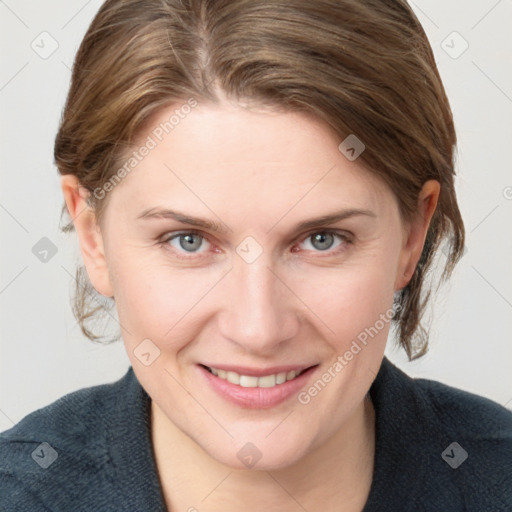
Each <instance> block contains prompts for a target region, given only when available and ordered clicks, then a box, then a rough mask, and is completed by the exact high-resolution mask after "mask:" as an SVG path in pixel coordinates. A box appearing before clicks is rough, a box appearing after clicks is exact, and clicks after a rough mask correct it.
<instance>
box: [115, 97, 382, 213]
mask: <svg viewBox="0 0 512 512" xmlns="http://www.w3.org/2000/svg"><path fill="white" fill-rule="evenodd" d="M179 110H180V106H179V104H178V105H174V106H172V107H167V108H165V109H162V110H160V111H159V112H157V113H156V114H155V115H153V116H152V118H151V119H150V120H149V121H148V122H146V124H145V126H144V129H143V130H142V131H141V132H140V133H139V136H138V138H137V141H136V144H135V151H137V149H138V148H139V149H141V148H142V147H143V146H146V147H150V149H149V150H148V151H144V153H145V156H144V157H143V158H140V161H139V160H138V161H137V163H136V166H135V167H134V169H133V171H131V172H130V173H129V175H128V176H126V178H124V179H123V180H122V182H121V183H120V185H118V186H117V187H116V190H115V191H113V192H114V194H113V195H114V197H113V198H112V199H113V200H115V196H117V195H119V196H124V197H125V198H128V197H129V199H130V201H129V202H128V203H129V204H130V205H132V207H133V208H138V209H139V210H141V209H143V208H148V207H153V206H157V205H160V206H161V205H165V204H167V205H169V202H170V201H172V202H173V203H174V204H175V205H177V206H176V208H177V209H181V210H183V209H187V207H188V206H191V205H196V206H197V207H199V208H200V209H201V210H202V212H205V211H206V210H205V206H206V207H209V208H210V209H212V210H214V211H215V210H219V211H223V210H225V209H226V207H228V206H229V209H230V210H236V211H238V212H239V213H240V214H241V215H244V214H245V213H247V214H249V213H250V212H252V213H254V212H260V214H261V213H262V212H264V211H265V212H268V213H269V216H271V217H272V216H273V217H276V216H277V217H279V216H282V215H283V214H284V213H285V212H286V211H289V210H291V209H294V208H295V207H296V206H298V207H300V209H304V208H309V207H311V206H315V205H316V206H315V207H316V208H317V209H318V206H325V207H326V208H331V209H336V208H339V207H360V208H368V207H370V206H371V207H373V208H374V209H375V208H377V209H378V208H379V207H380V208H381V209H386V207H388V206H389V204H388V203H389V202H390V201H392V195H390V193H389V191H388V190H386V187H385V186H384V185H383V183H381V182H380V180H379V179H378V178H376V177H375V176H374V175H373V174H372V173H370V172H368V171H367V170H366V169H365V168H364V167H363V166H362V165H360V164H359V163H358V162H357V160H355V161H350V160H348V159H347V158H346V157H345V156H344V154H342V153H341V152H340V151H339V149H338V146H339V144H340V142H341V141H342V139H341V138H340V137H339V136H338V135H337V134H336V133H334V131H333V130H332V129H331V128H330V127H329V126H328V125H327V124H326V123H324V122H322V121H321V120H318V119H316V118H314V117H313V116H311V115H309V114H305V113H298V112H278V111H273V110H270V109H248V108H244V107H242V106H240V105H235V104H231V103H222V104H211V103H199V104H198V105H197V106H195V107H194V108H192V109H187V110H186V112H187V113H186V114H185V113H184V112H179ZM177 111H178V113H176V112H177ZM178 114H179V115H178ZM139 153H140V151H139ZM127 158H130V157H129V156H128V157H127ZM132 158H135V156H132ZM123 203H124V204H127V202H125V201H123ZM299 203H300V204H299ZM178 207H179V208H178Z"/></svg>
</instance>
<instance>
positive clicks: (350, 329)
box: [294, 253, 397, 353]
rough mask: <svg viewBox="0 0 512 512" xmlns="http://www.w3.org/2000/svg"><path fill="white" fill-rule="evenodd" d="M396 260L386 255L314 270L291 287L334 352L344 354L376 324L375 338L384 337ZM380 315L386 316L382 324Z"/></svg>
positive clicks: (392, 290) (389, 315)
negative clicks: (306, 307)
mask: <svg viewBox="0 0 512 512" xmlns="http://www.w3.org/2000/svg"><path fill="white" fill-rule="evenodd" d="M396 258H397V255H396V254H394V253H388V254H381V255H380V256H379V257H372V258H362V259H361V262H360V263H358V264H355V263H351V264H347V265H346V266H343V265H342V266H340V268H339V269H329V271H326V269H316V270H314V271H310V272H309V275H308V278H307V279H306V280H304V281H303V282H302V284H301V285H300V288H299V287H297V288H294V290H297V291H298V293H297V295H299V296H300V297H302V298H303V301H304V303H305V304H307V305H308V307H309V309H310V310H311V311H312V312H313V313H314V314H315V315H316V316H317V317H318V318H319V319H320V320H321V322H320V323H321V324H323V326H324V327H323V328H322V329H321V330H322V332H324V333H325V338H326V340H330V344H331V346H332V347H333V348H334V349H335V350H336V352H337V353H342V352H344V351H345V350H346V349H347V348H348V347H349V346H350V344H351V342H352V341H353V340H354V339H357V337H358V336H359V335H360V334H361V333H364V332H368V331H367V329H370V328H372V327H374V326H375V325H376V324H377V328H378V330H379V334H378V339H385V338H386V337H387V332H388V327H389V318H391V315H392V311H391V307H392V305H393V298H394V280H395V275H394V270H395V266H394V265H395V261H396ZM363 260H364V262H363ZM382 315H385V316H386V317H387V320H386V321H385V322H384V325H382ZM317 324H318V322H317ZM372 332H374V331H372ZM362 337H364V334H362Z"/></svg>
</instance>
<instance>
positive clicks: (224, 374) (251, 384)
mask: <svg viewBox="0 0 512 512" xmlns="http://www.w3.org/2000/svg"><path fill="white" fill-rule="evenodd" d="M205 368H206V369H207V370H208V371H209V372H210V373H213V375H215V376H216V377H219V379H223V380H227V381H228V382H231V384H236V385H238V386H241V387H243V388H273V387H274V386H278V385H280V384H284V383H285V382H288V381H290V380H293V379H295V378H296V377H298V376H299V375H301V374H302V373H303V372H305V371H306V370H302V371H295V370H291V371H289V372H279V373H274V374H271V375H264V376H262V377H256V376H254V375H241V374H239V373H237V372H233V371H226V370H222V369H220V368H211V367H209V366H206V367H205Z"/></svg>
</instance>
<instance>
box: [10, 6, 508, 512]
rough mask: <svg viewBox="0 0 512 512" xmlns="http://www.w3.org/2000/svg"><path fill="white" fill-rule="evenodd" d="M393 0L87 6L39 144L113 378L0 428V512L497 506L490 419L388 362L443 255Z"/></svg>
mask: <svg viewBox="0 0 512 512" xmlns="http://www.w3.org/2000/svg"><path fill="white" fill-rule="evenodd" d="M455 143H456V136H455V131H454V126H453V120H452V115H451V111H450V107H449V104H448V100H447V98H446V95H445V91H444V88H443V85H442V82H441V79H440V77H439V73H438V71H437V68H436V65H435V61H434V58H433V55H432V51H431V48H430V46H429V43H428V40H427V38H426V36H425V33H424V32H423V30H422V28H421V26H420V24H419V22H418V20H417V19H416V17H415V16H414V14H413V12H412V11H411V9H410V8H409V7H408V5H407V4H406V3H405V1H401V0H395V1H382V0H380V1H378V0H368V1H364V2H361V1H355V0H353V1H350V0H344V1H336V2H334V1H329V0H318V1H315V2H310V1H306V0H303V1H299V0H297V1H293V2H289V1H286V2H284V1H264V0H251V1H247V0H246V1H238V0H230V1H227V0H225V1H205V0H182V1H178V0H174V1H171V0H166V1H164V0H161V1H158V2H156V1H147V0H146V1H141V0H127V1H120V0H109V1H107V2H106V3H105V4H104V5H103V6H102V7H101V9H100V11H99V13H98V14H97V16H96V17H95V19H94V20H93V22H92V24H91V26H90V28H89V30H88V32H87V34H86V36H85V38H84V40H83V42H82V44H81V47H80V49H79V51H78V54H77V56H76V61H75V65H74V69H73V76H72V82H71V88H70V91H69V96H68V100H67V103H66V106H65V110H64V114H63V117H62V121H61V126H60V129H59V132H58V134H57V138H56V143H55V161H56V164H57V166H58V168H59V171H60V173H61V174H62V178H61V183H62V191H63V195H64V198H65V202H66V204H65V207H66V209H67V211H68V213H69V214H70V217H71V222H70V224H69V225H68V228H67V229H68V230H72V229H75V230H76V232H77V235H78V238H79V242H80V247H81V251H82V256H83V259H84V264H85V269H86V271H87V274H85V273H84V272H82V271H81V270H80V269H79V271H78V275H77V283H78V288H77V295H76V299H75V313H76V316H77V318H78V319H79V321H80V325H81V328H82V331H83V332H84V334H85V335H87V336H88V337H89V338H90V339H92V340H95V339H102V336H101V335H100V334H97V333H95V332H94V331H93V328H92V327H91V320H94V319H96V318H97V315H98V314H100V313H101V312H102V311H103V312H104V311H106V310H107V309H106V308H107V307H108V304H103V303H100V305H98V301H97V298H96V297H95V295H94V294H95V293H99V294H100V296H103V297H104V298H110V304H111V305H114V306H115V310H116V313H117V315H118V317H119V324H120V336H121V337H122V340H123V342H124V344H125V347H126V350H127V354H128V356H129V358H130V360H131V363H132V366H131V368H130V369H129V371H128V372H127V373H126V375H125V376H124V377H123V378H122V379H120V380H119V381H118V382H116V383H113V384H107V385H103V386H97V387H94V388H88V389H84V390H80V391H78V392H75V393H72V394H69V395H66V396H65V397H63V398H62V399H60V400H59V401H57V402H55V403H53V404H51V405H50V406H48V407H45V408H43V409H40V410H38V411H36V412H34V413H32V414H31V415H29V416H27V417H26V418H24V419H23V420H22V421H21V422H20V423H19V424H18V425H16V426H15V427H13V428H12V429H10V430H8V431H6V432H4V433H3V434H2V437H1V440H2V442H1V444H0V446H1V450H2V463H1V464H2V465H1V472H0V474H1V475H2V505H3V507H4V508H5V509H6V510H95V511H104V510H106V511H108V510H151V511H154V510H188V511H193V510H198V511H200V512H202V511H216V510H228V511H229V510H235V509H236V510H240V509H243V510H249V511H253V510H254V511H256V510H262V509H267V510H280V511H283V510H307V511H315V510H337V511H345V512H352V511H364V512H370V511H376V510H393V511H398V510H408V511H409V510H422V511H430V510H432V511H434V510H435V511H438V510H444V511H451V510H474V511H482V510H486V511H494V510H496V511H498V510H499V511H502V510H509V509H510V508H511V507H512V471H511V470H512V415H511V414H510V413H509V412H508V411H507V410H506V409H504V408H503V407H501V406H499V405H498V404H495V403H493V402H491V401H489V400H487V399H484V398H482V397H478V396H475V395H471V394H469V393H466V392H463V391H460V390H457V389H454V388H450V387H448V386H445V385H442V384H439V383H436V382H432V381H426V380H413V379H410V378H409V377H407V376H406V375H405V374H404V373H402V372H401V371H400V370H398V368H396V367H395V366H393V365H392V364H391V363H390V362H389V361H388V360H387V359H386V358H385V357H384V349H385V345H386V341H387V338H388V334H389V332H390V326H391V324H392V323H393V324H394V325H395V326H396V336H397V340H398V343H399V344H400V345H401V346H402V347H403V348H404V350H406V352H407V354H408V356H409V358H410V359H414V358H417V357H420V356H421V355H423V354H424V353H425V352H426V350H427V344H428V333H427V332H426V331H425V329H424V328H423V327H422V325H421V315H422V311H423V309H424V307H425V304H426V301H427V300H428V297H429V290H430V287H431V286H432V284H431V283H430V282H429V281H428V279H429V278H430V276H431V270H432V269H433V267H435V266H436V265H439V261H438V260H436V256H437V250H438V248H439V245H440V244H441V243H446V242H445V241H448V243H449V249H448V258H447V260H446V266H445V268H444V273H443V276H444V277H448V275H449V274H450V272H451V270H452V269H453V267H454V265H455V264H456V263H457V261H458V259H459V258H460V256H461V253H462V249H463V247H464V227H463V222H462V219H461V216H460V212H459V209H458V206H457V201H456V195H455V190H454V165H453V151H454V148H455Z"/></svg>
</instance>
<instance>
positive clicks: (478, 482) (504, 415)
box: [374, 359, 512, 511]
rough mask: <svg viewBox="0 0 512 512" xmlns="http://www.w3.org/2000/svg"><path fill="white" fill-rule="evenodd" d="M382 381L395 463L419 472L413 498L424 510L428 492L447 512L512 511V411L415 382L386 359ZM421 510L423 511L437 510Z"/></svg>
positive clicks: (447, 388) (382, 403)
mask: <svg viewBox="0 0 512 512" xmlns="http://www.w3.org/2000/svg"><path fill="white" fill-rule="evenodd" d="M378 379H380V380H379V383H378V386H377V388H378V390H377V391H375V392H374V394H375V393H377V394H380V396H379V398H378V399H379V403H380V409H381V414H383V415H385V416H386V419H382V421H381V425H384V430H385V431H386V432H385V434H384V435H385V438H386V440H387V441H388V442H389V443H391V444H392V445H393V446H394V449H395V460H397V458H398V459H399V460H401V461H402V462H403V463H404V464H406V465H408V466H409V470H410V471H412V473H413V474H414V473H416V476H417V479H416V482H415V483H414V484H413V485H414V489H411V488H410V489H409V491H410V493H411V494H410V495H411V496H413V495H414V494H415V495H416V496H417V497H418V503H420V502H422V500H423V499H424V498H425V493H430V494H432V497H431V498H430V501H431V502H432V503H435V504H437V506H438V507H441V508H442V507H443V506H444V507H445V508H444V509H445V510H460V509H464V510H471V511H472V510H475V511H476V510H488V511H494V510H496V511H498V510H512V412H510V411H509V410H507V409H506V408H505V407H503V406H502V405H500V404H498V403H496V402H494V401H492V400H489V399H487V398H484V397H482V396H479V395H476V394H473V393H469V392H467V391H463V390H460V389H457V388H455V387H452V386H449V385H446V384H443V383H441V382H437V381H434V380H429V379H420V378H412V377H409V376H408V375H406V374H405V373H404V372H402V371H401V370H399V369H398V368H397V367H395V366H394V365H393V364H392V363H390V362H389V361H388V360H387V359H384V361H383V365H382V367H381V372H379V375H378ZM398 453H399V455H398ZM390 460H391V459H388V462H389V461H390ZM402 469H405V470H407V468H402ZM449 503H450V504H452V503H453V504H456V506H454V507H453V508H449V507H447V504H449ZM423 507H424V505H422V506H419V505H418V508H417V510H434V509H435V505H434V507H433V508H423ZM457 507H460V508H457ZM479 507H480V508H479ZM482 507H483V508H482Z"/></svg>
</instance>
